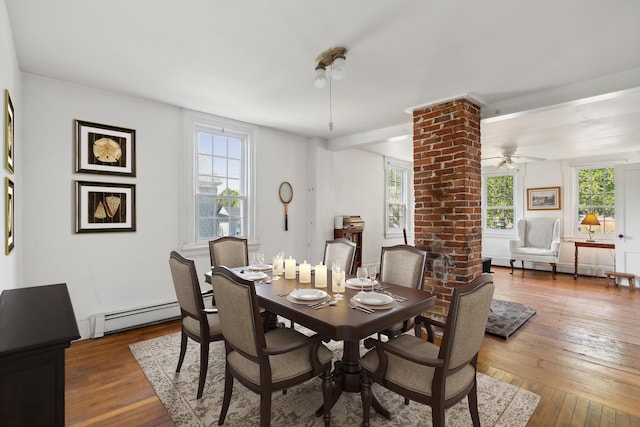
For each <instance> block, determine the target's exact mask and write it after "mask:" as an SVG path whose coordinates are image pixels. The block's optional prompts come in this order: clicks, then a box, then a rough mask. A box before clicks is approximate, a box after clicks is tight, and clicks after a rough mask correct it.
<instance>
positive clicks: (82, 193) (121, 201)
mask: <svg viewBox="0 0 640 427" xmlns="http://www.w3.org/2000/svg"><path fill="white" fill-rule="evenodd" d="M75 231H76V233H99V232H106V231H136V186H135V184H113V183H107V182H87V181H76V230H75Z"/></svg>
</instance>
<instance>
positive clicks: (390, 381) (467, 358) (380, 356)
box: [361, 273, 495, 427]
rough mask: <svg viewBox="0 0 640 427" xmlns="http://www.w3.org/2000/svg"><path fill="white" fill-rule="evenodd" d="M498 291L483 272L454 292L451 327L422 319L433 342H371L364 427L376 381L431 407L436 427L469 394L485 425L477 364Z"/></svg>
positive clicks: (364, 385) (368, 341)
mask: <svg viewBox="0 0 640 427" xmlns="http://www.w3.org/2000/svg"><path fill="white" fill-rule="evenodd" d="M494 288H495V286H494V284H493V276H492V275H491V274H487V273H485V274H482V275H481V276H479V277H478V278H476V279H475V280H473V281H472V282H471V283H469V284H467V285H464V286H461V287H459V288H456V289H454V291H453V297H452V299H451V304H450V305H449V313H448V315H447V320H446V323H444V324H443V323H440V322H437V321H435V320H431V319H428V318H426V317H422V316H418V317H416V322H419V323H420V324H421V325H423V326H424V327H425V328H426V330H427V340H424V339H422V338H419V337H416V336H412V335H406V334H405V335H401V336H399V337H397V338H396V339H394V340H391V341H388V342H382V341H380V340H377V339H375V338H367V339H366V340H365V347H367V348H369V349H371V348H373V349H372V350H370V351H369V352H367V353H366V354H365V355H364V356H363V357H362V359H361V365H362V368H363V372H362V391H361V395H362V407H363V417H364V420H363V424H362V425H363V426H368V425H369V417H370V411H371V382H372V381H373V382H375V383H378V384H380V385H381V386H383V387H385V388H387V389H389V390H391V391H393V392H396V393H398V394H400V395H402V396H404V397H405V398H409V399H411V400H414V401H416V402H420V403H423V404H426V405H429V406H431V412H432V424H433V426H434V427H443V426H444V425H445V417H444V415H445V409H447V408H449V407H451V406H453V405H455V404H456V403H458V402H459V401H460V400H462V399H464V398H465V397H467V396H468V402H469V412H470V413H471V419H472V421H473V425H474V426H475V427H479V426H480V418H479V415H478V392H477V380H476V366H477V362H478V352H479V351H480V345H481V344H482V340H483V338H484V333H485V328H486V325H487V318H488V317H489V310H490V308H491V300H492V298H493V291H494ZM434 325H435V326H437V327H441V328H443V329H444V332H443V335H442V341H441V345H440V347H438V346H437V345H435V344H434V336H435V333H434V330H433V326H434ZM416 333H417V334H418V332H416Z"/></svg>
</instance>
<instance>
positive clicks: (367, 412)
mask: <svg viewBox="0 0 640 427" xmlns="http://www.w3.org/2000/svg"><path fill="white" fill-rule="evenodd" d="M360 385H361V387H360V396H361V399H362V427H369V421H370V418H371V379H370V378H369V377H368V376H367V374H366V373H365V371H364V370H363V371H362V376H361V378H360Z"/></svg>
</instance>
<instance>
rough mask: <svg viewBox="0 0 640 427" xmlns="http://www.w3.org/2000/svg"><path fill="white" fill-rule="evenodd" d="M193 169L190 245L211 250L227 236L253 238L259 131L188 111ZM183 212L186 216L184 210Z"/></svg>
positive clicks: (189, 192)
mask: <svg viewBox="0 0 640 427" xmlns="http://www.w3.org/2000/svg"><path fill="white" fill-rule="evenodd" d="M185 135H186V138H188V141H189V145H190V147H189V148H190V149H189V150H188V151H189V152H188V153H187V154H186V155H187V157H188V164H190V165H192V168H190V170H189V173H188V175H189V176H190V177H191V179H190V180H189V185H188V187H189V188H188V194H189V198H190V200H189V202H188V206H189V208H188V209H185V210H184V213H185V214H186V215H188V220H187V223H188V224H187V227H186V234H187V235H186V236H185V245H186V246H187V247H206V246H207V243H208V241H209V240H213V239H216V238H218V237H221V236H242V237H246V238H248V239H250V237H251V236H252V235H254V233H253V228H254V226H253V221H252V220H253V218H254V215H253V212H254V210H255V204H254V203H253V201H252V193H253V191H252V189H253V183H252V175H253V174H252V173H251V171H252V167H251V166H252V157H253V156H252V155H251V154H252V147H253V139H254V128H253V127H251V126H249V125H246V124H242V123H239V122H235V121H232V120H226V119H222V118H218V117H213V116H209V115H205V114H202V113H196V112H185ZM181 212H183V211H181Z"/></svg>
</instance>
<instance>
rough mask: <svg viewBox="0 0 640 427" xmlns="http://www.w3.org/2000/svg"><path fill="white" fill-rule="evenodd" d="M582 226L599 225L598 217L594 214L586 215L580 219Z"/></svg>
mask: <svg viewBox="0 0 640 427" xmlns="http://www.w3.org/2000/svg"><path fill="white" fill-rule="evenodd" d="M580 224H582V225H600V221H598V217H597V216H596V214H593V213H588V214H586V215H585V216H584V218H582V221H581V222H580Z"/></svg>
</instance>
